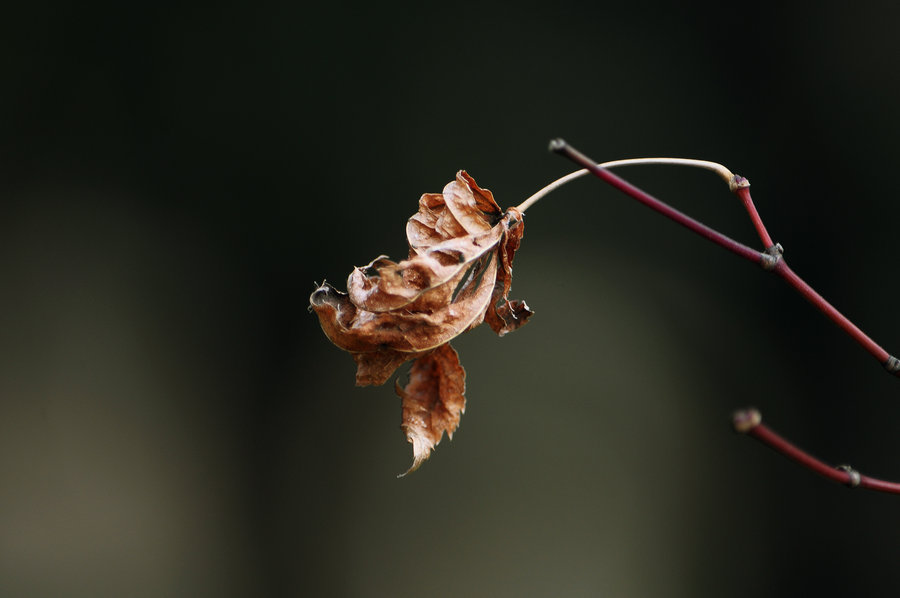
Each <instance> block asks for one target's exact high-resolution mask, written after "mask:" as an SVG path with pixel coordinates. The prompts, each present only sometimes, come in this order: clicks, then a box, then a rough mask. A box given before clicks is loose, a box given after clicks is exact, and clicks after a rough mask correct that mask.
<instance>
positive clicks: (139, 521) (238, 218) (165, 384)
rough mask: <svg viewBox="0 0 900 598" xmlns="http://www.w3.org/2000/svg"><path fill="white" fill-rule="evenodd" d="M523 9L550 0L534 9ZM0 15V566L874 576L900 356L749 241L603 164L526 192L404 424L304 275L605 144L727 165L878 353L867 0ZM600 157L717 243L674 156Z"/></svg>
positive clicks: (756, 586) (316, 274) (890, 584)
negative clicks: (364, 373)
mask: <svg viewBox="0 0 900 598" xmlns="http://www.w3.org/2000/svg"><path fill="white" fill-rule="evenodd" d="M551 4H552V5H551ZM4 13H5V14H4V17H3V19H2V21H0V64H2V83H0V86H2V93H0V206H2V211H0V214H2V215H0V273H2V283H0V284H2V287H0V595H2V596H22V597H32V596H79V597H80V596H91V597H99V596H154V597H155V596H191V597H195V596H235V597H237V596H338V597H345V596H346V597H357V596H359V597H369V596H373V597H379V596H391V597H406V596H409V597H418V596H434V597H441V596H499V597H504V596H509V597H513V596H515V597H526V596H566V597H568V596H574V597H577V596H628V597H647V598H655V597H667V598H672V597H679V596H683V597H688V596H690V597H698V596H734V597H744V596H761V595H765V596H773V597H774V596H796V595H853V596H884V595H889V594H891V593H892V590H893V592H895V591H896V590H897V587H898V585H900V584H898V574H897V567H896V563H897V559H898V557H900V502H898V499H897V498H894V497H891V496H886V495H879V494H875V493H866V492H864V491H849V490H847V489H845V488H843V487H840V486H838V485H834V484H831V483H829V482H827V481H824V480H822V479H820V478H817V477H815V476H814V475H813V474H811V473H809V472H807V471H805V470H802V469H800V468H798V467H796V466H795V465H793V464H792V463H790V462H788V461H787V460H785V459H784V458H782V457H780V456H779V455H776V454H775V453H773V452H771V451H769V450H768V449H766V448H764V447H762V446H760V445H758V444H756V443H755V442H753V441H751V440H749V439H746V438H743V437H740V436H737V435H735V434H733V433H732V432H731V430H730V424H729V416H730V413H731V411H732V410H733V409H735V408H739V407H744V406H747V405H755V406H757V407H759V408H760V409H761V410H762V412H763V414H764V416H765V417H766V419H767V421H768V422H769V423H770V424H771V425H772V426H773V427H775V428H776V429H778V430H780V431H782V432H784V433H786V434H787V435H788V436H789V437H791V438H792V439H794V440H795V441H796V442H798V443H799V444H800V445H801V446H804V447H806V448H808V449H810V450H811V451H812V452H814V453H815V454H818V455H819V456H821V457H822V458H824V459H826V460H828V461H830V462H835V463H842V462H849V463H851V464H853V465H854V466H856V467H857V468H858V469H859V470H861V471H862V472H863V473H867V474H870V475H876V476H882V477H886V478H893V479H897V478H900V461H898V458H897V456H898V454H900V436H898V434H897V432H898V422H900V400H898V399H900V394H898V393H900V386H898V381H897V380H896V379H893V378H891V377H890V376H888V375H886V374H885V373H884V372H883V371H882V369H881V368H880V366H879V365H878V364H877V363H875V362H874V360H872V359H871V358H870V357H869V356H868V355H867V354H866V353H865V352H864V351H863V350H862V349H860V348H859V347H858V346H856V345H855V344H854V343H852V342H851V341H850V340H848V339H847V338H845V337H844V336H843V335H842V333H841V332H840V331H838V330H837V328H836V327H835V326H833V325H832V324H830V323H829V322H828V321H826V320H825V319H824V318H823V317H822V316H820V315H819V314H818V313H817V312H815V311H814V310H812V309H811V308H810V307H809V306H807V305H806V304H805V303H804V302H803V301H802V299H800V298H799V297H798V296H797V295H796V294H794V293H793V292H792V291H791V290H790V289H789V288H787V287H786V286H785V285H783V284H782V283H781V282H780V281H779V280H777V279H776V278H774V277H771V276H768V275H767V274H765V273H764V272H762V271H761V270H759V269H758V268H755V267H753V266H751V265H748V264H746V263H744V262H743V261H741V260H739V259H737V258H735V257H734V256H732V255H730V254H727V253H725V252H723V251H721V250H719V249H717V248H715V247H713V246H712V245H709V244H707V243H706V242H704V241H702V240H701V239H699V238H696V237H693V236H692V235H690V234H689V233H687V232H686V231H684V230H682V229H680V228H678V227H677V226H676V225H674V224H672V223H671V222H669V221H666V220H665V219H663V218H661V217H659V216H657V215H655V214H653V213H651V212H649V211H648V210H646V209H645V208H643V207H641V206H638V205H636V204H634V203H633V202H632V201H630V200H628V199H627V198H625V197H623V196H620V195H618V194H617V193H615V192H614V191H613V190H611V189H609V188H607V187H605V186H604V185H603V184H602V183H600V182H599V181H597V180H589V179H583V180H580V181H578V182H577V183H573V184H572V185H570V186H569V187H567V188H564V189H562V190H560V191H558V192H556V193H555V194H554V195H551V196H549V197H548V198H546V199H545V200H544V201H543V202H541V203H540V204H538V205H536V206H535V207H534V208H532V209H531V210H529V212H528V214H527V220H526V236H525V240H524V243H523V246H522V249H521V251H520V253H519V254H518V255H517V259H516V271H515V281H514V284H513V292H512V296H513V297H517V298H524V299H526V300H527V301H528V302H529V304H530V305H531V306H532V307H533V308H534V309H535V311H536V312H537V313H536V315H535V317H534V318H533V320H532V321H531V322H530V323H529V325H528V326H527V327H525V328H523V329H521V330H519V331H517V332H516V333H514V334H511V335H509V336H507V337H505V338H503V339H498V338H497V337H496V336H494V335H493V334H492V333H491V332H490V330H489V329H487V328H486V327H483V328H482V329H478V330H475V331H473V332H471V333H469V334H468V335H466V336H464V337H462V338H460V339H458V341H456V342H455V343H454V344H455V346H456V347H457V349H458V350H459V352H460V355H461V359H462V361H463V364H464V366H465V367H466V369H467V372H468V379H467V385H468V390H467V396H468V409H467V411H466V414H465V416H464V418H463V422H462V426H461V428H460V429H459V431H458V432H457V434H456V435H455V436H454V439H453V442H452V443H451V442H449V441H447V440H446V439H445V440H444V442H442V443H441V445H440V446H439V447H438V449H437V451H436V453H435V454H434V456H433V457H432V459H431V460H430V461H429V462H428V463H427V464H426V465H425V466H424V467H423V468H422V469H421V470H420V471H418V472H416V473H415V474H414V475H411V476H409V477H407V478H404V479H399V480H398V479H396V477H395V476H396V475H397V474H398V473H400V472H402V471H404V470H405V469H406V467H407V466H408V464H409V462H410V459H411V452H410V448H409V445H408V444H407V443H406V442H405V439H404V438H403V436H402V434H401V432H400V431H399V419H400V410H399V400H398V399H397V397H396V396H395V395H394V392H393V390H392V388H391V384H388V385H386V386H384V387H379V388H364V389H360V388H355V387H354V385H353V374H354V366H353V363H352V360H351V359H350V357H349V356H347V355H345V354H343V353H342V352H341V351H339V350H338V349H337V348H335V347H333V346H332V345H331V344H330V343H329V342H328V341H327V340H326V339H325V337H324V336H323V335H322V333H321V331H320V329H319V325H318V323H317V320H316V318H315V316H314V315H313V314H310V313H308V311H307V301H308V295H309V293H310V292H311V291H312V290H313V288H314V287H313V283H314V281H321V280H322V279H323V278H327V279H328V280H329V281H332V282H334V283H342V282H343V280H344V279H345V277H346V276H347V274H348V273H349V271H350V269H351V266H353V265H359V264H363V263H366V262H368V261H369V260H370V259H371V258H373V257H375V256H376V255H378V254H380V253H387V254H389V255H391V256H393V257H402V256H403V255H404V254H405V251H406V247H405V239H404V236H403V231H404V223H405V221H406V219H407V218H408V217H409V216H410V215H411V214H412V213H413V212H415V210H416V202H417V199H418V197H419V195H420V194H421V193H423V192H435V191H440V189H441V188H442V187H443V185H444V184H445V183H446V182H448V181H450V180H452V178H453V176H454V173H455V172H456V170H458V169H460V168H465V169H467V170H468V171H469V172H470V173H471V174H472V175H473V176H474V177H475V178H476V179H477V181H478V182H479V183H480V184H481V185H482V186H485V187H488V188H490V189H491V190H492V191H493V192H494V193H495V195H496V197H497V198H498V200H499V202H500V204H501V205H503V206H508V205H515V204H517V203H519V202H520V201H522V200H523V199H524V198H525V197H527V196H528V195H530V194H531V193H532V192H534V191H535V190H537V189H539V188H540V187H542V186H543V185H544V184H546V183H548V182H550V181H551V180H553V179H555V178H557V177H559V176H561V175H563V174H565V173H567V172H569V171H570V170H572V166H571V165H569V164H568V163H566V162H565V161H564V160H562V159H561V158H559V157H556V156H553V155H551V154H548V153H547V152H546V149H545V148H546V144H547V141H548V140H549V139H550V138H552V137H556V136H563V137H565V138H567V139H568V140H569V141H570V142H571V143H573V144H575V145H576V146H577V147H579V148H580V149H582V150H583V151H585V152H586V153H588V154H589V155H590V156H591V157H593V158H595V159H597V160H610V159H616V158H625V157H638V156H654V155H671V156H681V157H694V158H703V159H710V160H716V161H719V162H722V163H724V164H726V165H727V166H729V167H730V168H731V169H732V170H734V171H735V172H738V173H740V174H742V175H744V176H746V177H748V178H749V179H750V180H751V182H752V184H753V187H752V190H753V194H754V199H755V201H756V203H757V205H758V207H759V209H760V211H761V213H762V215H763V217H764V218H765V220H766V222H767V224H768V226H769V230H770V231H771V233H772V235H773V237H774V238H775V239H776V240H777V241H779V242H781V243H782V244H783V245H784V247H785V248H786V256H787V257H788V259H789V261H790V263H791V265H792V266H793V267H794V269H795V270H796V271H797V272H798V273H800V274H801V275H802V276H804V277H805V278H806V279H807V280H809V281H810V282H811V283H812V284H813V285H814V286H815V287H816V288H817V289H818V290H819V291H820V292H822V293H823V294H824V295H825V296H826V297H828V298H830V299H831V300H832V301H833V303H834V304H836V305H837V306H838V307H839V308H840V309H842V310H843V311H844V312H845V313H847V314H848V315H849V316H850V317H851V318H853V319H854V320H855V321H856V322H857V323H858V324H859V325H860V326H861V327H862V328H863V329H864V330H866V331H869V332H870V333H871V334H872V336H874V337H875V338H876V340H879V341H880V342H881V343H882V344H883V345H884V346H885V347H886V348H887V349H888V350H889V351H894V352H897V351H900V318H898V317H897V309H896V305H897V300H898V298H900V283H898V277H897V258H896V256H897V253H898V249H900V241H898V235H897V231H898V217H900V208H898V202H897V199H896V195H897V185H896V176H897V175H896V170H897V169H896V164H897V160H898V158H900V145H898V141H897V140H898V139H900V111H898V110H897V106H898V105H900V50H898V47H897V45H896V32H895V24H896V22H897V19H898V18H900V8H898V7H897V5H895V4H892V3H879V4H866V3H856V4H853V5H852V7H848V5H846V3H815V4H809V3H790V2H789V3H778V4H772V5H768V4H766V3H759V4H754V5H748V6H737V5H734V6H730V5H728V4H727V3H726V4H722V3H707V4H703V3H691V4H687V5H685V4H684V3H678V4H676V3H664V2H635V3H621V2H617V3H607V2H583V3H570V2H555V3H547V2H544V3H497V4H495V3H488V2H484V3H478V4H473V5H461V4H457V3H432V4H429V5H424V4H420V5H404V6H392V5H385V4H380V3H368V4H367V5H365V6H357V5H355V4H354V3H349V2H320V3H315V4H311V5H306V4H301V3H296V2H284V3H271V2H258V3H255V4H252V5H246V6H243V7H241V6H237V5H232V4H228V5H227V6H223V5H207V6H203V5H199V4H185V5H171V6H166V5H163V4H159V3H155V4H152V5H138V4H128V5H120V4H117V5H112V4H110V5H103V6H101V5H94V4H92V3H87V4H83V3H71V4H66V3H45V2H41V1H37V2H28V3H17V4H16V5H15V6H11V7H6V8H5V9H4ZM621 174H623V175H624V176H626V177H627V178H629V179H630V180H632V181H634V182H636V183H638V184H640V185H642V186H644V187H645V188H646V189H647V190H649V191H651V192H653V193H655V194H657V195H658V196H660V197H662V198H664V199H665V200H667V201H669V202H671V203H672V204H674V205H676V206H677V207H679V208H681V209H683V210H685V211H687V212H689V213H690V214H692V215H694V216H696V217H698V218H701V219H702V220H704V221H705V222H707V223H709V224H711V225H713V226H716V227H717V228H720V229H721V230H722V231H724V232H727V233H728V234H731V235H733V236H735V237H737V238H739V239H741V240H743V241H744V242H746V243H749V244H753V245H757V243H756V242H755V237H754V234H753V230H752V228H751V226H750V224H749V221H748V220H747V218H746V216H745V215H744V214H743V213H742V211H741V209H740V208H739V206H738V205H737V203H736V200H735V199H734V198H733V197H732V196H731V195H730V194H729V193H728V191H727V189H726V188H725V186H724V185H723V184H722V183H721V182H720V181H719V180H718V179H717V178H716V177H715V176H713V175H711V174H709V173H706V172H701V171H697V172H694V171H680V170H676V169H666V168H648V169H642V170H629V171H622V172H621Z"/></svg>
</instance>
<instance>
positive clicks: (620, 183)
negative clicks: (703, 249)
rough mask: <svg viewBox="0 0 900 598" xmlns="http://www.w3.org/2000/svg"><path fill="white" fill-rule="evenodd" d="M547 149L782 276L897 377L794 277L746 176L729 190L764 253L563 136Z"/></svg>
mask: <svg viewBox="0 0 900 598" xmlns="http://www.w3.org/2000/svg"><path fill="white" fill-rule="evenodd" d="M550 150H551V151H553V152H555V153H557V154H560V155H563V156H565V157H566V158H568V159H570V160H572V161H573V162H575V163H576V164H580V165H581V166H582V167H584V168H587V169H588V170H589V171H590V172H591V173H592V174H594V175H595V176H597V177H598V178H600V179H602V180H603V181H604V182H606V183H608V184H609V185H611V186H613V187H615V188H616V189H618V190H619V191H622V192H623V193H625V194H626V195H629V196H631V197H632V198H634V199H636V200H637V201H639V202H641V203H642V204H644V205H646V206H648V207H649V208H651V209H653V210H656V211H657V212H659V213H661V214H663V215H664V216H666V217H667V218H670V219H671V220H674V221H675V222H677V223H679V224H681V225H682V226H684V227H686V228H688V229H690V230H692V231H693V232H695V233H697V234H698V235H700V236H702V237H704V238H706V239H708V240H710V241H712V242H714V243H716V244H717V245H719V246H720V247H723V248H725V249H727V250H729V251H731V252H733V253H735V254H737V255H739V256H741V257H743V258H744V259H747V260H750V261H753V262H756V263H758V264H760V265H761V266H762V267H763V268H764V269H765V270H768V271H771V272H775V273H777V274H778V275H779V276H780V277H781V278H782V279H784V280H785V282H787V283H788V284H789V285H790V286H791V287H793V288H794V289H795V290H796V291H797V292H798V293H800V294H801V295H803V297H804V298H805V299H806V300H807V301H809V302H810V303H811V304H812V305H813V306H814V307H815V308H816V309H818V310H819V311H820V312H822V313H823V314H825V315H826V316H827V317H828V318H829V319H831V320H832V321H833V322H834V323H835V324H837V325H838V326H839V327H840V328H841V329H842V330H843V331H844V332H846V333H847V334H848V335H849V336H850V337H851V338H853V340H855V341H856V342H857V343H859V344H860V345H861V346H862V347H863V348H864V349H865V350H866V351H868V352H869V353H870V354H871V355H872V356H873V357H875V359H877V360H878V362H879V363H881V364H882V365H883V366H884V368H885V369H886V370H887V371H888V372H890V373H892V374H894V375H895V376H897V377H900V360H898V359H897V358H896V357H893V356H892V355H890V354H889V353H888V352H887V351H885V350H884V349H883V348H882V347H881V346H880V345H879V344H878V343H876V342H875V341H874V340H872V339H871V338H870V337H869V336H868V335H866V334H865V333H864V332H863V331H862V330H860V329H859V327H858V326H856V325H855V324H854V323H853V322H851V321H850V320H849V319H848V318H847V317H846V316H844V315H843V314H842V313H841V312H839V311H838V310H837V309H835V307H834V306H833V305H831V304H830V303H828V301H826V300H825V299H824V298H823V297H822V296H821V295H819V293H817V292H816V291H815V290H814V289H813V288H812V287H810V286H809V285H808V284H807V283H806V282H805V281H804V280H803V279H802V278H800V277H799V276H797V275H796V274H795V273H794V271H793V270H791V269H790V268H789V267H788V265H787V263H786V262H785V261H784V258H783V257H782V251H783V250H782V247H781V245H779V244H777V243H773V242H772V238H771V236H769V233H768V231H767V230H766V227H765V225H764V224H763V222H762V218H760V216H759V213H758V212H757V210H756V206H754V205H753V200H752V199H751V198H750V189H749V187H750V183H749V182H748V181H747V179H745V178H743V177H739V176H735V177H734V179H733V180H732V181H731V185H730V186H731V189H732V191H734V193H735V194H736V195H737V196H738V198H740V200H741V203H743V205H744V209H745V210H746V211H747V214H748V215H749V216H750V220H751V221H752V222H753V226H754V228H756V232H757V234H758V235H759V238H760V240H761V241H762V242H763V245H765V247H766V249H765V252H764V253H760V252H758V251H756V250H754V249H751V248H750V247H747V246H746V245H743V244H741V243H739V242H737V241H735V240H734V239H732V238H730V237H728V236H726V235H723V234H722V233H720V232H719V231H717V230H715V229H712V228H710V227H708V226H706V225H705V224H703V223H701V222H699V221H697V220H694V219H693V218H691V217H690V216H687V215H686V214H683V213H682V212H679V211H678V210H676V209H675V208H673V207H671V206H669V205H668V204H666V203H665V202H663V201H661V200H659V199H657V198H655V197H653V196H652V195H650V194H649V193H646V192H645V191H643V190H641V189H638V188H637V187H635V186H634V185H632V184H631V183H629V182H627V181H625V180H624V179H622V178H620V177H618V176H616V175H615V174H613V173H611V172H610V171H609V170H607V169H605V168H602V167H600V166H598V165H597V164H596V163H595V162H594V161H593V160H591V159H590V158H588V157H587V156H585V155H584V154H582V153H581V152H579V151H578V150H576V149H575V148H573V147H572V146H570V145H569V144H568V143H566V142H565V141H564V140H562V139H554V140H553V141H551V142H550Z"/></svg>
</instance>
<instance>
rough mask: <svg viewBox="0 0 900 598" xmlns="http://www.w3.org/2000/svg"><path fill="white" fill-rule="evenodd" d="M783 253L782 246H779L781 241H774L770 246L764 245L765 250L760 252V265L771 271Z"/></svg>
mask: <svg viewBox="0 0 900 598" xmlns="http://www.w3.org/2000/svg"><path fill="white" fill-rule="evenodd" d="M783 255H784V247H782V246H781V243H775V244H774V245H772V246H771V247H766V252H765V253H764V254H762V263H761V264H760V265H761V266H762V268H763V270H766V271H769V272H771V271H772V270H774V269H775V266H777V265H778V262H780V261H781V258H782V256H783Z"/></svg>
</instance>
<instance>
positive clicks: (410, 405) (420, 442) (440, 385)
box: [396, 343, 466, 477]
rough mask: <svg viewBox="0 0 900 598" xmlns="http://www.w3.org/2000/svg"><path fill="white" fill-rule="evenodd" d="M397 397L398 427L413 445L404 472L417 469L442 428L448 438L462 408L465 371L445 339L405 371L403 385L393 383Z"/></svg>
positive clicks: (441, 434)
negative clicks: (398, 407)
mask: <svg viewBox="0 0 900 598" xmlns="http://www.w3.org/2000/svg"><path fill="white" fill-rule="evenodd" d="M396 391H397V394H398V395H400V399H401V410H402V416H401V423H400V428H401V429H402V430H403V432H404V433H405V434H406V439H407V440H408V441H409V442H410V443H411V444H412V445H413V463H412V465H411V466H410V468H409V469H408V470H406V472H404V473H403V474H401V477H402V476H405V475H406V474H408V473H412V472H413V471H415V470H417V469H418V468H419V467H420V466H421V465H422V463H424V462H425V460H426V459H428V457H429V456H430V455H431V451H432V449H433V448H434V447H435V446H436V445H437V444H438V443H439V442H440V441H441V438H442V437H443V435H444V432H446V433H447V437H448V438H450V439H452V438H453V432H455V431H456V429H457V428H458V427H459V419H460V416H461V415H462V413H463V412H464V411H465V409H466V398H465V391H466V372H465V370H464V369H463V367H462V366H461V365H460V363H459V355H458V354H457V353H456V350H455V349H453V347H451V346H450V344H449V343H447V344H444V345H441V346H440V347H438V348H437V349H435V350H434V351H432V352H431V353H428V354H427V355H424V356H423V357H419V358H418V359H417V360H416V361H415V363H413V366H412V368H410V371H409V382H408V383H407V385H406V386H405V387H403V388H401V387H400V383H399V381H398V382H397V383H396Z"/></svg>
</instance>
